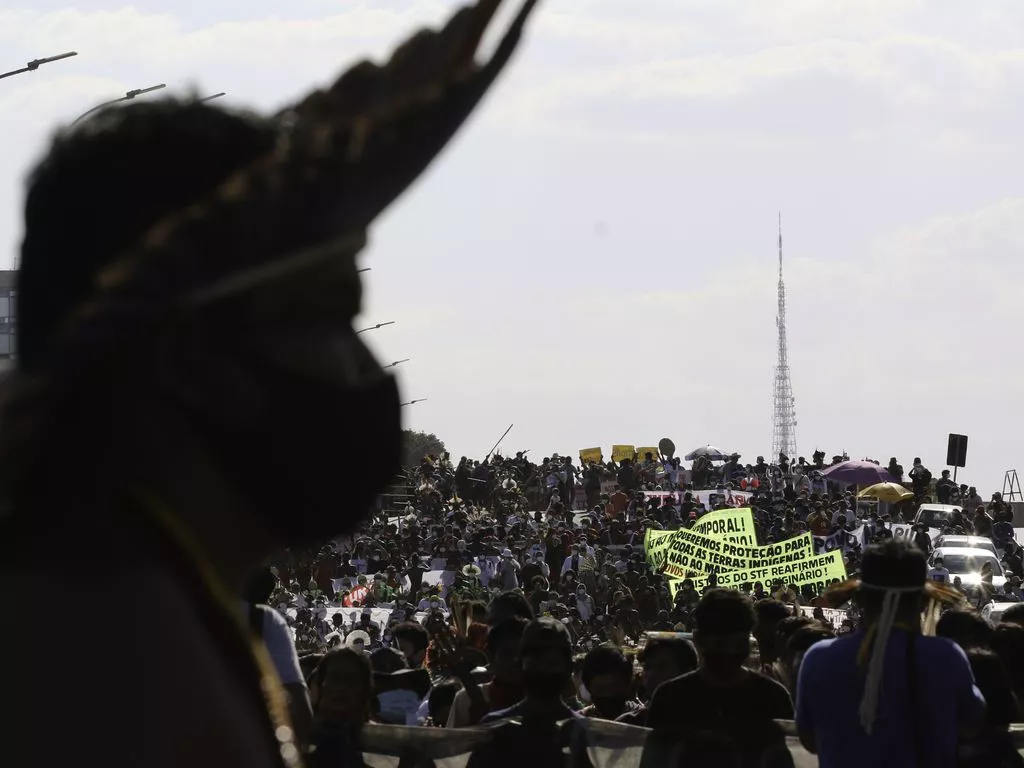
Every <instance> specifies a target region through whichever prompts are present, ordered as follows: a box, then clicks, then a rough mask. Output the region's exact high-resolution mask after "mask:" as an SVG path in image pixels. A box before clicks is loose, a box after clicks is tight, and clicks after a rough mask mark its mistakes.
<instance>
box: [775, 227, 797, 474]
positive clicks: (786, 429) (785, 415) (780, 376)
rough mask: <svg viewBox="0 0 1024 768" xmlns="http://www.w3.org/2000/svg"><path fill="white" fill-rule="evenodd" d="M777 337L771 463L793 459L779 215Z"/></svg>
mask: <svg viewBox="0 0 1024 768" xmlns="http://www.w3.org/2000/svg"><path fill="white" fill-rule="evenodd" d="M775 326H776V329H777V330H778V335H779V359H778V360H777V361H776V364H775V409H774V413H775V416H774V418H773V420H772V463H775V462H776V461H778V459H779V454H780V453H784V454H786V456H787V457H789V458H790V459H794V458H796V400H795V399H794V398H793V383H792V382H791V381H790V378H789V355H788V353H787V350H786V284H785V282H783V280H782V214H781V213H780V214H779V311H778V316H777V317H776V318H775Z"/></svg>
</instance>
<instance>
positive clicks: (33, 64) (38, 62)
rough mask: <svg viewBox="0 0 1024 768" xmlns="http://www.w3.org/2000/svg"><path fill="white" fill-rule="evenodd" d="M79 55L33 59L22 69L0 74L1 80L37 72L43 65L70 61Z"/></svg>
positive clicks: (76, 52) (60, 55)
mask: <svg viewBox="0 0 1024 768" xmlns="http://www.w3.org/2000/svg"><path fill="white" fill-rule="evenodd" d="M77 55H78V51H68V52H67V53H60V54H58V55H56V56H47V57H46V58H45V59H32V61H30V62H28V63H26V64H25V66H24V67H22V68H21V69H12V70H11V71H10V72H3V73H0V80H3V79H4V78H5V77H14V76H15V75H21V74H24V73H25V72H35V71H36V70H37V69H39V67H40V66H42V65H43V64H49V63H50V62H51V61H60V60H61V59H70V58H71V57H72V56H77Z"/></svg>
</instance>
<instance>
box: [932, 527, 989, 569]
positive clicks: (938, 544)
mask: <svg viewBox="0 0 1024 768" xmlns="http://www.w3.org/2000/svg"><path fill="white" fill-rule="evenodd" d="M932 547H933V548H934V549H942V548H949V547H958V548H963V547H967V548H968V549H987V550H988V551H989V552H991V553H992V554H993V555H996V556H998V555H999V553H998V552H996V545H995V544H993V543H992V539H987V538H985V537H984V536H957V535H953V534H949V535H946V536H937V537H936V538H935V541H933V542H932ZM946 567H947V568H948V567H949V566H946Z"/></svg>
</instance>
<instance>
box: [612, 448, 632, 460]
mask: <svg viewBox="0 0 1024 768" xmlns="http://www.w3.org/2000/svg"><path fill="white" fill-rule="evenodd" d="M635 458H636V448H634V447H633V446H632V445H613V446H612V461H622V460H623V459H629V460H630V461H632V460H633V459H635Z"/></svg>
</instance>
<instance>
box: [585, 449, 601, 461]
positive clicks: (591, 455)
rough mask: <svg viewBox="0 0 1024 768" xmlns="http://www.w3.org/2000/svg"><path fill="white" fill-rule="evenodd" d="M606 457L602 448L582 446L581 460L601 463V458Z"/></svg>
mask: <svg viewBox="0 0 1024 768" xmlns="http://www.w3.org/2000/svg"><path fill="white" fill-rule="evenodd" d="M602 458H604V454H602V453H601V449H600V448H580V461H581V462H583V463H584V464H586V463H587V462H590V463H591V464H600V463H601V459H602Z"/></svg>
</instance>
